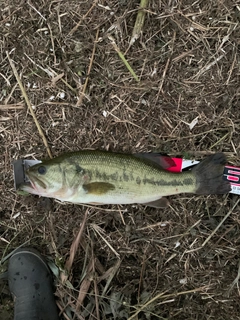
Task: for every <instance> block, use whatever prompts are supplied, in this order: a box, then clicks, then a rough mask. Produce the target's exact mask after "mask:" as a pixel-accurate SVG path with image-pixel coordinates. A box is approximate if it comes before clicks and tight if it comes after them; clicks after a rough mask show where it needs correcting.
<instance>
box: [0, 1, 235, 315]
mask: <svg viewBox="0 0 240 320" xmlns="http://www.w3.org/2000/svg"><path fill="white" fill-rule="evenodd" d="M236 3H237V2H236V1H230V0H217V1H211V0H210V1H200V0H199V1H198V0H197V1H167V0H163V1H154V0H153V1H150V4H149V7H148V10H147V14H146V19H145V24H144V27H143V30H142V34H141V36H140V38H139V39H138V40H137V41H136V43H135V44H134V45H133V46H132V47H130V48H128V47H129V41H130V39H131V34H132V30H133V27H134V22H135V19H136V14H137V9H138V5H139V1H126V0H122V1H114V0H111V1H96V2H93V1H85V2H79V1H73V0H70V1H60V0H55V1H53V0H50V1H47V0H41V1H35V0H32V1H23V0H20V1H19V0H18V1H16V0H11V1H10V0H8V1H4V2H3V1H1V0H0V4H1V11H0V14H1V19H0V34H1V39H0V49H1V50H0V55H1V57H0V61H1V62H0V66H1V68H0V100H1V103H0V104H1V106H0V165H1V166H0V176H1V183H0V190H1V200H0V217H1V220H0V254H1V255H2V256H5V255H6V254H7V253H9V252H11V250H12V249H13V248H15V247H17V246H19V245H21V244H23V243H26V245H29V246H34V247H35V248H37V249H38V250H39V251H40V252H41V253H42V254H43V255H46V256H48V257H51V258H52V260H53V262H54V263H55V265H56V266H57V267H58V268H59V270H60V271H61V270H62V268H63V267H64V265H65V262H66V260H67V259H68V257H69V253H70V248H71V244H72V243H73V241H74V239H75V237H76V235H77V233H78V232H79V228H80V225H81V223H82V221H83V217H84V215H85V213H86V210H87V221H86V225H85V229H84V232H83V234H82V236H81V239H80V244H79V246H78V249H77V251H76V254H75V257H74V261H73V264H72V266H71V268H70V275H69V278H68V279H69V282H67V283H65V284H63V282H62V280H61V277H60V276H58V277H57V292H56V295H57V297H58V305H59V307H60V308H61V309H62V310H63V311H64V312H63V319H134V320H136V319H139V320H140V319H141V320H142V319H147V320H149V319H150V320H154V319H168V320H170V319H176V320H183V319H184V320H185V319H198V320H206V319H208V320H209V319H218V320H221V319H226V320H227V319H228V320H229V319H234V320H235V319H240V308H239V287H238V282H237V283H236V285H235V286H234V287H233V289H232V290H230V288H231V284H232V282H233V281H234V279H235V278H236V277H237V275H238V266H239V261H240V256H239V249H240V231H239V230H240V227H239V224H240V220H239V217H238V215H239V206H236V207H235V209H234V210H233V212H232V213H231V214H230V216H229V218H228V219H227V220H226V221H225V222H224V224H223V225H222V226H221V227H220V229H219V230H218V231H217V232H216V233H215V234H214V235H213V236H212V237H211V239H210V240H209V241H208V242H207V243H206V245H205V246H203V247H202V244H203V243H204V241H205V240H206V239H207V238H208V236H209V235H210V234H211V233H212V231H213V230H214V229H215V227H216V226H217V225H218V224H219V223H220V222H221V220H222V218H223V217H224V215H226V214H227V213H228V212H229V210H231V209H232V207H233V206H234V204H235V203H236V201H237V199H238V196H232V195H227V196H189V195H186V196H185V195H180V196H175V197H170V203H171V205H170V207H168V208H167V209H164V210H157V209H151V208H146V207H143V206H139V205H136V206H108V207H101V208H96V207H86V206H80V205H79V206H77V205H70V204H60V203H58V202H52V204H51V206H49V203H48V202H46V201H43V200H42V199H39V198H38V197H35V196H29V197H23V196H19V195H17V194H16V192H15V190H14V188H13V175H12V161H13V160H14V159H19V158H29V159H30V158H37V159H41V158H46V157H48V154H47V152H46V148H45V146H44V144H43V141H42V139H41V137H40V135H39V133H38V131H37V128H36V125H35V123H34V121H33V119H32V117H31V114H30V112H29V111H28V109H27V106H26V104H25V101H24V98H23V96H22V93H21V90H20V88H19V86H18V84H17V81H16V78H15V76H14V74H13V71H12V68H11V66H10V64H9V61H8V58H7V55H6V51H8V52H9V54H10V58H11V59H12V60H13V61H14V63H15V66H16V69H17V72H18V74H19V75H20V78H21V81H22V83H23V84H24V86H25V88H26V91H27V95H28V98H29V100H30V102H31V104H32V105H33V106H34V112H35V114H36V117H37V120H38V122H39V124H40V125H41V127H42V129H43V131H44V133H45V135H46V138H47V141H48V144H49V146H50V148H51V151H52V154H53V155H54V156H56V155H58V154H60V153H63V152H66V151H69V150H79V149H86V148H93V149H107V150H112V151H123V152H142V151H162V152H166V153H168V154H174V155H184V156H189V157H194V156H196V157H197V158H199V159H201V157H202V156H204V155H206V154H209V153H211V152H216V151H223V152H226V153H227V154H228V155H229V159H230V161H231V162H232V163H234V164H235V165H239V164H240V162H239V160H238V155H239V152H240V144H239V136H238V132H239V128H240V113H239V63H240V61H239V55H238V52H239V45H240V36H239V32H240V27H239V23H240V4H239V5H237V4H236ZM109 34H110V35H111V36H113V37H114V38H115V41H116V44H117V46H118V47H119V48H120V50H121V51H122V52H123V53H124V52H126V51H127V52H126V54H125V57H126V59H127V61H128V62H129V64H130V65H131V66H132V68H133V70H134V71H135V73H136V74H137V75H138V77H139V78H140V83H137V82H136V81H135V80H134V78H133V76H132V75H131V74H130V73H129V71H128V70H127V68H126V67H125V65H124V64H123V62H122V60H121V59H120V58H119V56H118V54H117V53H116V51H115V50H114V48H113V46H112V44H111V42H110V40H109V38H108V35H109ZM96 37H97V41H96V43H95V39H96ZM94 43H95V47H96V48H95V49H96V51H95V54H94V56H93V58H92V53H93V49H94ZM90 61H92V67H91V70H90V73H89V74H88V69H89V65H90ZM58 75H62V77H60V79H58V78H57V76H58ZM87 78H88V84H87V87H86V92H85V95H84V97H83V101H82V103H81V104H80V105H79V106H77V99H78V98H79V96H80V95H81V92H82V90H83V86H84V83H85V81H86V79H87ZM62 93H64V97H63V96H62V97H61V94H62ZM51 97H52V98H51ZM18 104H21V105H22V106H23V107H22V108H21V109H18V108H17V105H18ZM3 105H5V106H6V105H11V107H12V108H11V109H10V108H8V109H7V110H6V109H3ZM196 117H198V123H197V124H196V125H195V126H194V128H193V129H190V126H189V124H190V123H191V122H192V121H193V120H194V119H195V118H196ZM119 259H120V262H119ZM55 268H56V267H55ZM87 270H91V271H90V272H88V271H87ZM86 279H87V280H86ZM87 283H88V284H89V287H88V289H87V293H86V294H84V293H83V290H82V286H83V285H86V284H87ZM70 284H71V285H70ZM80 288H81V290H80ZM0 289H1V291H0V293H1V302H0V304H1V306H0V315H1V317H4V318H5V319H7V318H8V317H9V319H11V316H12V310H13V303H12V300H11V296H10V293H9V291H8V288H7V286H6V285H5V284H2V285H1V287H0ZM77 299H79V300H78V301H79V303H80V306H79V308H78V311H76V306H77ZM151 300H152V301H151ZM137 311H138V314H137V315H136V316H135V317H134V318H131V316H132V315H134V314H135V313H136V312H137Z"/></svg>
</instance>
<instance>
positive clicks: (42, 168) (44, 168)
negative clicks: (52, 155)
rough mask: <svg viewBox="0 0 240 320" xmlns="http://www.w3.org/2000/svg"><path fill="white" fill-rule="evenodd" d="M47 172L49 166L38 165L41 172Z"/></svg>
mask: <svg viewBox="0 0 240 320" xmlns="http://www.w3.org/2000/svg"><path fill="white" fill-rule="evenodd" d="M46 172H47V168H46V167H44V166H40V167H38V173H39V174H45V173H46Z"/></svg>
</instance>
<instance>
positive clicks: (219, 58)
mask: <svg viewBox="0 0 240 320" xmlns="http://www.w3.org/2000/svg"><path fill="white" fill-rule="evenodd" d="M224 56H225V55H224V54H222V55H221V56H219V57H217V58H216V59H215V60H214V61H212V62H210V63H209V64H207V65H206V66H205V67H203V68H202V69H201V70H200V71H199V72H198V73H197V74H196V75H195V76H193V77H192V79H195V78H197V79H198V78H199V77H200V76H201V75H202V74H203V73H205V72H206V71H208V70H209V69H211V68H212V67H213V66H214V65H215V64H216V63H217V62H218V61H220V60H221V59H222V58H223V57H224Z"/></svg>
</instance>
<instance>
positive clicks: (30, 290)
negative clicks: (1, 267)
mask: <svg viewBox="0 0 240 320" xmlns="http://www.w3.org/2000/svg"><path fill="white" fill-rule="evenodd" d="M8 282H9V288H10V291H11V293H12V295H13V298H14V320H59V316H58V311H57V306H56V302H55V299H54V295H53V280H52V277H51V272H50V270H49V268H48V266H47V264H46V262H45V261H44V259H43V258H42V257H41V255H40V254H39V253H38V252H37V251H36V250H34V249H29V248H20V249H17V250H16V251H14V252H13V254H12V256H11V258H10V260H9V266H8Z"/></svg>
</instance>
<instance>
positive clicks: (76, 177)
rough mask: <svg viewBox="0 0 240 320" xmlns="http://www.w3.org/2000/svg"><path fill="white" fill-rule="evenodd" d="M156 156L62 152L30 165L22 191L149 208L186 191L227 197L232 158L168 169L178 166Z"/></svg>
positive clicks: (213, 157) (217, 156) (212, 158)
mask: <svg viewBox="0 0 240 320" xmlns="http://www.w3.org/2000/svg"><path fill="white" fill-rule="evenodd" d="M156 159H157V157H156V154H154V153H153V154H152V156H151V153H148V154H124V153H115V152H109V151H99V150H83V151H76V152H70V153H66V154H62V155H60V156H58V157H56V158H53V159H49V160H43V161H42V162H41V163H38V164H36V165H33V166H31V167H29V168H28V169H27V171H26V175H27V177H28V179H29V182H27V183H23V184H22V185H21V187H20V190H22V191H25V192H28V193H31V194H35V195H39V196H43V197H48V198H55V199H58V200H60V201H63V202H70V203H76V204H97V205H104V204H143V205H147V206H150V207H155V208H161V207H166V206H167V205H168V200H167V199H166V198H165V197H166V196H170V195H176V194H180V193H190V194H202V195H209V194H225V193H228V192H229V191H230V190H231V186H230V183H229V182H228V181H224V180H223V170H224V165H225V164H226V157H225V155H224V154H223V153H216V154H213V155H210V156H208V157H206V158H205V159H204V160H203V161H202V162H200V163H199V164H198V165H196V166H194V167H193V169H192V170H190V171H186V172H180V173H174V172H169V171H167V170H166V169H167V167H168V166H171V165H172V163H168V161H165V160H164V157H162V158H161V157H160V158H159V159H160V160H159V161H156Z"/></svg>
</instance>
